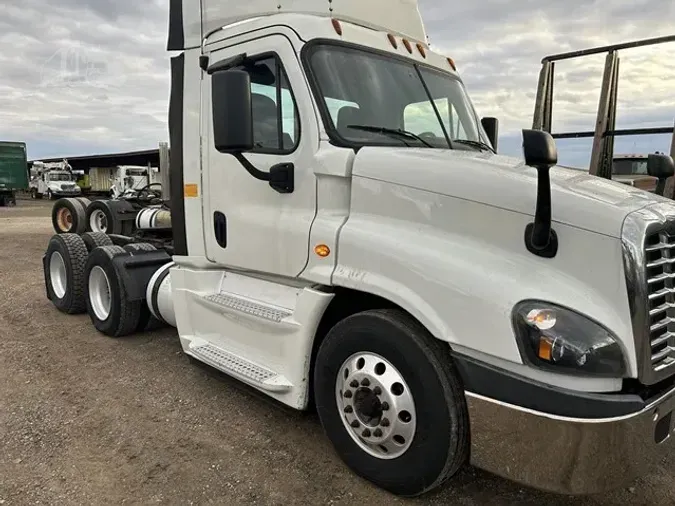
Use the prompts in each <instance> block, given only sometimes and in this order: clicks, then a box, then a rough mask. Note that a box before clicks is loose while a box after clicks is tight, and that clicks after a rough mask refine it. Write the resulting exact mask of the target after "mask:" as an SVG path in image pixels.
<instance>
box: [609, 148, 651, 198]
mask: <svg viewBox="0 0 675 506" xmlns="http://www.w3.org/2000/svg"><path fill="white" fill-rule="evenodd" d="M648 159H649V157H648V155H644V154H642V155H641V154H618V155H615V156H614V158H613V163H612V179H613V180H615V181H618V182H619V183H623V184H627V185H629V186H634V187H635V188H640V189H641V190H645V191H649V192H654V191H656V186H657V183H658V181H657V178H655V177H652V176H650V175H649V172H648V166H647V162H648Z"/></svg>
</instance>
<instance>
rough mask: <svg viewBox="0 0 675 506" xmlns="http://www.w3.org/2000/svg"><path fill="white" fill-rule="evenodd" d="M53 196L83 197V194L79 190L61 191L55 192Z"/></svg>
mask: <svg viewBox="0 0 675 506" xmlns="http://www.w3.org/2000/svg"><path fill="white" fill-rule="evenodd" d="M52 194H53V195H54V196H55V197H59V198H61V197H81V196H82V192H81V191H77V190H59V191H53V192H52Z"/></svg>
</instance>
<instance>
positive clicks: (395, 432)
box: [335, 352, 417, 460]
mask: <svg viewBox="0 0 675 506" xmlns="http://www.w3.org/2000/svg"><path fill="white" fill-rule="evenodd" d="M335 397H336V400H337V409H338V411H339V416H340V419H341V420H342V423H343V424H344V426H345V429H346V430H347V432H348V433H349V435H350V436H351V437H352V439H353V440H354V441H355V442H356V444H357V445H358V446H359V447H360V448H361V449H362V450H363V451H365V452H366V453H368V454H369V455H372V456H373V457H376V458H379V459H383V460H391V459H395V458H398V457H400V456H401V455H403V454H404V453H405V452H406V451H408V449H409V448H410V445H411V444H412V442H413V439H414V437H415V430H416V428H417V412H416V410H415V402H414V399H413V396H412V392H411V391H410V388H409V386H408V384H407V383H406V381H405V379H404V378H403V375H402V374H401V373H400V372H399V371H398V370H397V369H396V368H395V367H394V366H393V364H391V363H390V362H389V361H388V360H387V359H385V358H384V357H381V356H380V355H377V354H375V353H370V352H363V353H356V354H354V355H352V356H351V357H349V358H348V359H347V360H345V362H344V363H343V364H342V367H340V369H339V371H338V376H337V379H336V382H335Z"/></svg>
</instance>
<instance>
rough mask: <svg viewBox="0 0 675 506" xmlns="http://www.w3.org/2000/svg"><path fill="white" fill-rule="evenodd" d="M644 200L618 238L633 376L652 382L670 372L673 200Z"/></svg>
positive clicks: (674, 366) (674, 291)
mask: <svg viewBox="0 0 675 506" xmlns="http://www.w3.org/2000/svg"><path fill="white" fill-rule="evenodd" d="M646 200H647V197H646ZM645 204H648V205H647V206H646V207H643V208H642V209H640V210H638V211H634V212H632V213H630V214H629V215H628V216H626V219H625V220H624V223H623V228H622V230H621V242H622V248H623V258H624V274H625V276H626V288H627V290H628V303H629V308H630V314H631V320H632V323H633V339H634V340H635V351H636V354H637V356H636V359H637V366H638V378H639V379H640V381H641V382H642V383H644V384H646V385H654V384H656V383H658V382H660V381H662V380H664V379H666V378H668V377H670V376H672V375H674V374H675V203H673V202H671V201H668V202H659V203H656V204H654V203H652V204H649V202H645Z"/></svg>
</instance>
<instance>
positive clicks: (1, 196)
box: [0, 142, 28, 207]
mask: <svg viewBox="0 0 675 506" xmlns="http://www.w3.org/2000/svg"><path fill="white" fill-rule="evenodd" d="M27 189H28V161H27V158H26V144H25V143H24V142H0V207H2V206H11V205H15V204H16V192H17V191H20V190H27Z"/></svg>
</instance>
